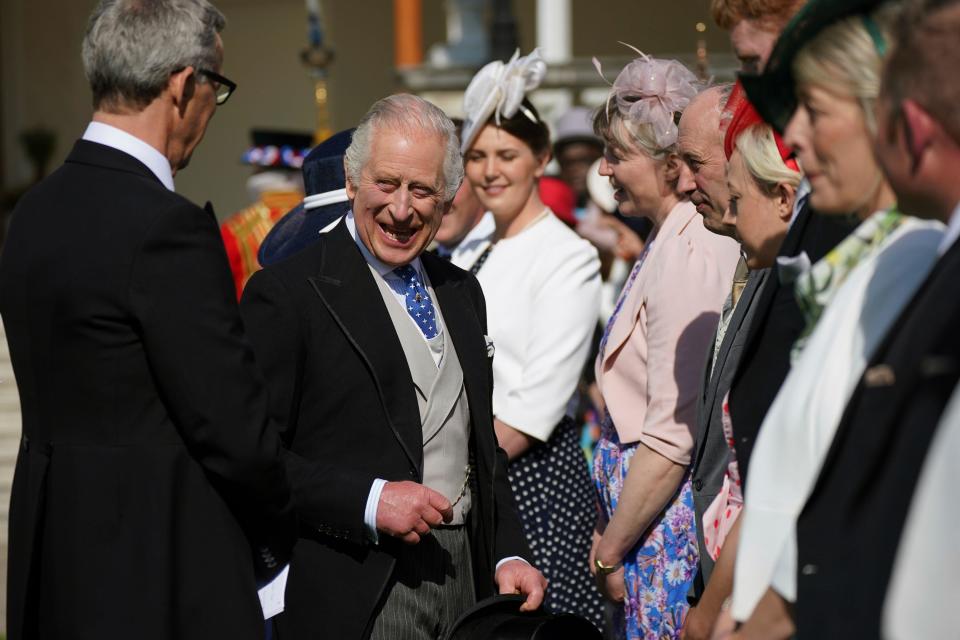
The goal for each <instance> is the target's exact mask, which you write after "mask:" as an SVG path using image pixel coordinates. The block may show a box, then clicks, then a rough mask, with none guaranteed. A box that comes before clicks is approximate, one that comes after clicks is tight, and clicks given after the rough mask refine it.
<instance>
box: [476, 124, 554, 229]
mask: <svg viewBox="0 0 960 640" xmlns="http://www.w3.org/2000/svg"><path fill="white" fill-rule="evenodd" d="M549 159H550V157H549V155H548V154H544V155H543V156H542V157H538V156H536V155H534V153H533V151H532V150H531V149H530V147H529V146H527V144H526V143H525V142H524V141H523V140H521V139H520V138H517V137H515V136H513V135H511V134H509V133H507V132H506V131H504V130H503V129H499V128H497V127H496V126H495V125H492V124H488V125H486V126H484V127H483V129H482V130H481V131H480V135H478V136H477V139H476V141H475V142H474V143H473V146H472V147H470V149H469V150H468V151H467V153H466V154H465V155H464V169H465V173H466V176H467V179H468V180H470V184H471V185H472V186H473V192H474V193H475V194H476V196H477V199H478V200H480V203H481V204H482V205H483V206H484V208H485V209H487V210H488V211H491V212H492V213H493V215H494V217H495V218H497V219H498V220H510V219H512V218H514V217H516V216H517V215H519V214H520V212H521V211H523V208H524V206H526V204H527V201H528V200H530V198H531V196H532V195H533V194H534V190H535V188H536V184H537V179H538V178H540V176H542V175H543V171H544V169H545V168H546V166H547V162H548V160H549Z"/></svg>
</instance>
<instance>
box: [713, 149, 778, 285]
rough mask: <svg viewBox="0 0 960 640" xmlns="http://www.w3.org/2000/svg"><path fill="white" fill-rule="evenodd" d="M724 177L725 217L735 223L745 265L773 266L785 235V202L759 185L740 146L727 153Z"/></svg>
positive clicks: (761, 267)
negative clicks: (727, 204) (727, 206)
mask: <svg viewBox="0 0 960 640" xmlns="http://www.w3.org/2000/svg"><path fill="white" fill-rule="evenodd" d="M727 181H728V183H729V184H728V190H729V192H730V211H729V214H728V218H731V219H732V220H733V222H734V223H735V224H736V227H737V236H738V237H739V239H740V246H741V247H742V249H743V253H744V255H745V256H746V260H747V266H748V267H749V268H750V269H764V268H766V267H772V266H773V263H774V261H775V260H776V257H777V252H778V251H779V250H780V245H781V244H782V243H783V238H784V236H786V235H787V228H788V226H789V219H790V217H789V214H790V212H789V210H787V211H784V206H783V205H784V204H785V203H784V202H782V200H781V198H780V197H779V196H775V195H774V196H771V195H770V194H768V193H765V192H764V191H763V190H762V189H760V186H759V185H758V184H757V181H756V180H755V179H754V178H753V176H752V175H751V174H750V171H749V169H747V164H746V162H744V160H743V157H742V156H741V154H740V151H739V150H735V151H734V152H733V155H732V156H730V164H729V167H728V170H727ZM789 204H792V202H790V203H789ZM785 214H786V215H785Z"/></svg>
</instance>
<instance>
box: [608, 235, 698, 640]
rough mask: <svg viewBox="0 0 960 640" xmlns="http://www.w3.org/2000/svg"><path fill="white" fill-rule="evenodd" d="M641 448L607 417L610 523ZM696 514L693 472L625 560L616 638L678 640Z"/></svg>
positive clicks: (693, 560) (691, 570)
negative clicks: (621, 435) (627, 440)
mask: <svg viewBox="0 0 960 640" xmlns="http://www.w3.org/2000/svg"><path fill="white" fill-rule="evenodd" d="M651 245H652V242H651V243H648V245H647V247H646V250H645V251H644V253H643V254H642V255H641V256H640V259H639V260H638V261H637V264H636V265H635V266H634V268H633V271H632V273H631V274H630V277H629V278H628V280H627V283H626V285H625V286H624V288H623V292H622V293H621V294H620V299H619V300H618V302H617V306H616V307H615V309H614V312H613V315H612V317H611V318H610V320H609V322H608V323H607V328H606V331H604V335H603V338H602V339H601V341H600V353H601V357H602V354H603V351H604V349H605V348H606V343H607V337H608V336H609V333H610V329H611V327H612V326H613V324H614V322H615V321H616V318H617V315H618V314H619V311H620V309H621V307H622V305H623V301H624V300H625V299H626V297H627V294H628V293H629V291H630V288H631V287H632V286H633V283H634V281H635V280H636V277H637V274H638V273H639V272H640V269H641V267H642V266H643V261H644V258H645V257H646V255H647V253H648V251H649V249H650V246H651ZM638 446H639V443H638V442H631V443H628V444H622V443H621V442H620V438H619V436H618V435H617V430H616V428H615V427H614V425H613V421H612V420H611V419H610V414H609V413H607V414H606V415H605V416H604V420H603V423H602V426H601V432H600V440H599V441H598V442H597V445H596V448H595V449H594V458H593V478H594V483H595V484H596V487H597V494H598V499H599V502H600V508H601V510H602V511H603V515H604V516H605V517H606V519H607V520H609V519H610V517H611V516H612V515H613V512H614V511H615V510H616V508H617V504H618V503H619V501H620V493H621V491H622V490H623V484H624V482H625V481H626V478H627V471H629V469H630V460H631V458H633V456H634V454H635V453H636V452H637V447H638ZM695 520H696V518H695V516H694V511H693V490H692V489H691V486H690V473H689V471H688V472H687V474H686V475H685V476H684V478H683V482H681V484H680V488H679V489H678V490H677V492H676V494H674V496H673V497H672V498H671V499H670V502H669V503H668V505H667V507H666V509H665V510H664V511H663V513H662V514H661V515H660V516H659V517H658V518H657V519H656V520H654V521H653V522H652V523H651V525H650V527H649V528H648V529H647V530H646V531H644V532H643V535H641V536H640V540H639V541H638V542H637V544H636V546H634V547H633V549H631V550H630V551H629V552H628V553H627V554H626V555H625V556H624V558H623V568H624V580H625V582H626V599H625V600H624V603H623V618H622V620H623V623H622V624H617V626H616V628H614V629H613V630H612V631H613V637H614V638H617V639H620V638H629V640H673V639H675V638H678V637H679V635H680V630H681V629H682V628H683V620H684V617H685V616H686V615H687V610H688V609H689V605H688V604H687V592H688V591H689V590H690V585H691V584H692V583H693V578H694V576H695V575H696V570H697V561H698V559H699V552H698V547H697V529H696V524H695Z"/></svg>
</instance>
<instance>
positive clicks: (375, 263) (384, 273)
mask: <svg viewBox="0 0 960 640" xmlns="http://www.w3.org/2000/svg"><path fill="white" fill-rule="evenodd" d="M344 223H345V224H346V225H347V231H349V232H350V237H351V238H353V241H354V242H356V243H357V246H358V247H360V253H362V254H363V258H364V260H366V261H367V264H369V265H370V266H371V267H373V268H374V270H376V272H377V273H379V274H380V275H381V277H384V278H386V277H388V276H389V277H397V276H396V275H395V274H394V273H393V269H394V267H391V266H390V265H388V264H384V263H383V262H381V261H380V260H379V259H377V257H376V256H375V255H373V253H371V252H370V249H368V248H367V245H365V244H363V240H361V239H360V236H359V235H358V234H357V221H356V220H354V218H353V211H351V212H350V213H348V214H347V217H346V219H345V220H344ZM410 266H411V267H413V268H414V270H415V271H416V272H417V275H418V276H420V281H421V282H425V281H424V279H423V267H422V265H421V264H420V257H419V256H418V257H416V258H414V259H413V262H411V263H410Z"/></svg>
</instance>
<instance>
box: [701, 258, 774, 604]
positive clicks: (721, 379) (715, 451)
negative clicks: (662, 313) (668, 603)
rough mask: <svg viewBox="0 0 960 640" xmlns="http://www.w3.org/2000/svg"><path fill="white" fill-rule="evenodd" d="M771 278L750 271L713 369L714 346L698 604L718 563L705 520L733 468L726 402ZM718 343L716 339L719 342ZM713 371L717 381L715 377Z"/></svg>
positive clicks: (705, 428) (705, 396)
mask: <svg viewBox="0 0 960 640" xmlns="http://www.w3.org/2000/svg"><path fill="white" fill-rule="evenodd" d="M769 275H770V269H759V270H757V271H751V272H750V275H749V276H748V278H747V284H746V286H745V287H744V288H743V293H741V294H740V301H739V302H738V303H737V307H736V309H734V311H733V317H731V318H730V324H729V325H727V332H726V334H725V335H724V336H723V341H722V342H721V343H720V349H719V351H718V352H717V363H716V365H713V342H711V343H710V350H709V352H708V354H707V366H706V367H705V368H704V371H703V383H702V385H701V388H700V397H699V402H698V403H697V440H696V445H695V447H694V451H693V463H692V473H691V477H692V478H693V482H692V484H693V507H694V513H695V514H696V522H697V540H698V542H699V544H700V560H699V566H700V570H699V571H698V572H697V578H696V579H695V580H694V583H693V595H694V597H695V598H699V597H700V596H701V595H703V589H704V587H705V586H706V584H707V582H709V580H710V574H711V573H712V572H713V564H714V561H713V559H712V558H711V557H710V554H709V553H707V549H706V548H705V545H704V541H703V526H702V523H703V514H704V512H705V511H706V510H707V508H708V507H709V506H710V505H711V504H712V503H713V500H714V498H716V497H717V494H718V493H720V489H721V488H722V487H723V479H724V477H725V476H726V473H727V467H728V466H729V463H730V447H729V445H727V439H726V437H725V436H724V434H723V424H722V422H721V420H722V416H723V400H724V398H725V397H726V395H727V391H729V390H730V382H731V381H732V380H733V376H734V374H735V373H736V371H737V365H738V364H739V363H740V354H741V353H742V351H743V343H744V341H745V340H746V337H747V331H748V330H749V328H750V324H751V323H752V322H753V317H754V314H755V313H756V309H757V305H756V302H757V300H758V298H759V295H760V292H761V291H762V290H763V287H764V286H765V283H766V281H767V279H768V276H769ZM714 339H716V338H714ZM711 370H712V375H711Z"/></svg>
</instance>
